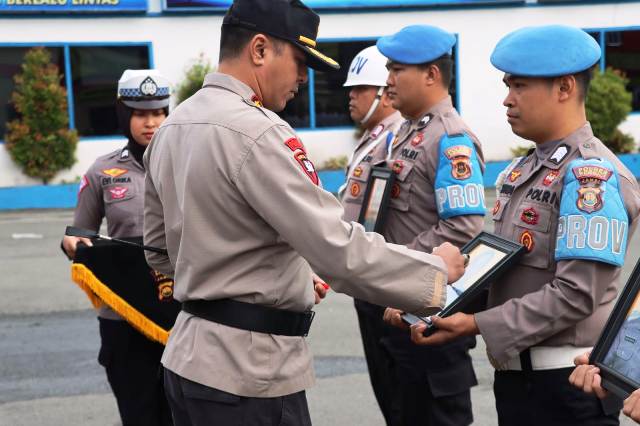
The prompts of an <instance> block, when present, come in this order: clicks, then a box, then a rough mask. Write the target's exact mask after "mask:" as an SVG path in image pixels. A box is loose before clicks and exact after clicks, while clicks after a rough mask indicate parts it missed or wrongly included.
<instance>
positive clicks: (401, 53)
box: [376, 25, 456, 64]
mask: <svg viewBox="0 0 640 426" xmlns="http://www.w3.org/2000/svg"><path fill="white" fill-rule="evenodd" d="M454 44H456V37H455V36H454V35H453V34H450V33H448V32H446V31H444V30H441V29H440V28H437V27H432V26H430V25H410V26H408V27H404V28H403V29H401V30H400V31H398V32H397V33H395V34H393V35H390V36H384V37H380V39H378V42H377V43H376V46H377V47H378V50H379V51H380V52H381V53H382V54H383V55H384V56H386V57H387V58H389V59H390V60H392V61H394V62H399V63H401V64H424V63H426V62H431V61H433V60H435V59H438V58H439V57H441V56H442V55H445V54H450V53H451V48H452V47H453V45H454Z"/></svg>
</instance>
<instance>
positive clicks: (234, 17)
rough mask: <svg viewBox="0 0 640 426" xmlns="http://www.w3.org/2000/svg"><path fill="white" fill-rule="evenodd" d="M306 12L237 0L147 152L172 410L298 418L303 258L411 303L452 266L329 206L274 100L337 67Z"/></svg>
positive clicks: (436, 253)
mask: <svg viewBox="0 0 640 426" xmlns="http://www.w3.org/2000/svg"><path fill="white" fill-rule="evenodd" d="M319 23H320V18H319V17H318V15H316V14H315V13H314V12H313V11H312V10H311V9H309V8H308V7H306V6H305V5H304V4H303V3H302V2H300V1H299V0H235V1H234V2H233V4H232V6H231V7H230V9H229V10H228V11H227V14H226V15H225V17H224V19H223V24H222V31H221V42H220V61H219V66H218V72H216V73H212V74H209V75H207V76H206V78H205V81H204V86H203V88H202V89H201V90H200V91H198V92H197V93H196V94H195V95H193V96H192V97H191V98H189V99H188V100H186V101H185V102H183V103H182V104H180V106H179V107H178V108H177V109H176V111H175V112H174V113H173V114H172V115H171V117H169V118H168V119H167V121H165V123H164V124H163V126H162V127H161V128H160V129H159V130H158V132H157V134H156V136H155V138H154V140H153V143H151V145H150V146H149V148H148V149H147V152H146V153H145V157H144V162H145V165H147V171H148V173H147V176H146V181H145V215H144V219H145V220H144V240H145V244H147V245H150V246H153V247H160V248H166V249H167V251H168V255H164V254H160V253H153V252H147V253H146V255H147V260H148V261H149V264H150V265H151V266H152V267H154V268H155V269H157V270H159V271H160V272H162V273H165V274H167V275H171V276H173V277H174V278H175V283H176V284H175V298H176V299H177V300H179V301H180V302H182V312H180V314H179V315H178V318H177V320H176V323H175V326H174V327H173V329H172V331H171V335H170V337H169V341H168V343H167V347H166V349H165V352H164V354H163V358H162V364H163V365H164V367H165V374H164V377H165V389H166V390H167V395H168V397H169V403H170V405H171V410H172V414H173V419H174V422H175V423H176V424H177V425H180V426H182V425H210V424H213V423H215V424H221V425H226V426H232V425H247V424H254V425H271V424H277V425H281V426H287V425H290V426H294V425H295V426H304V425H309V424H310V423H311V420H310V416H309V412H308V407H307V402H306V396H305V389H307V388H309V387H310V386H312V385H313V383H314V381H315V378H314V372H313V367H312V358H311V354H310V352H309V348H308V346H307V342H306V339H305V336H306V335H307V333H308V332H309V330H310V327H311V321H312V318H313V313H312V311H310V309H311V308H312V307H313V305H314V299H315V298H314V286H313V283H312V268H313V271H315V272H317V273H318V274H319V275H320V276H322V277H324V278H326V279H327V280H328V281H329V282H330V283H331V284H332V288H333V289H334V290H336V291H340V292H345V293H347V294H349V295H351V296H353V297H357V298H359V299H363V300H368V301H370V302H372V303H376V304H379V305H387V304H391V305H393V304H398V305H401V307H402V308H403V309H405V310H408V311H410V312H411V311H413V312H418V313H422V314H423V315H424V314H426V313H428V312H430V311H433V310H434V309H440V308H441V307H442V305H443V304H444V301H445V299H446V287H445V285H446V282H447V279H448V280H451V281H454V280H456V279H457V278H459V277H460V276H461V275H462V273H463V271H464V258H463V256H462V255H461V254H460V252H459V250H458V249H457V248H455V247H453V246H452V245H451V244H442V245H440V246H439V247H436V248H434V250H433V252H432V253H433V254H427V253H424V252H420V251H415V250H410V249H408V248H407V247H404V246H401V245H395V244H388V243H385V241H384V239H383V238H382V237H381V236H380V235H377V234H374V233H367V232H365V230H364V228H363V227H362V226H361V225H359V224H357V223H354V222H345V221H343V220H341V217H342V214H343V209H342V206H341V205H340V203H339V202H338V200H337V199H336V198H335V197H334V196H333V195H332V194H330V193H329V192H326V191H324V190H323V189H322V188H321V187H320V186H319V180H318V175H317V173H316V171H315V169H314V167H313V163H312V161H311V160H310V159H309V158H308V157H307V151H306V148H305V146H304V144H303V142H302V141H301V140H300V139H299V138H298V137H297V135H296V134H295V132H294V131H293V129H292V128H291V127H290V126H289V125H288V124H287V123H286V122H285V121H283V120H282V119H280V118H279V117H278V115H277V114H276V113H275V112H274V111H281V110H282V109H283V108H284V107H285V105H286V103H287V101H289V100H291V99H292V98H293V97H294V96H295V94H296V92H297V91H298V88H299V85H301V84H303V83H305V82H306V80H307V66H310V67H313V68H314V69H320V70H325V71H330V70H332V69H336V68H337V67H338V64H337V63H336V62H335V61H333V60H332V59H331V58H328V57H327V56H325V55H323V54H322V53H320V52H319V51H318V50H316V48H315V46H316V36H317V32H318V26H319ZM315 288H316V290H317V286H316V287H315Z"/></svg>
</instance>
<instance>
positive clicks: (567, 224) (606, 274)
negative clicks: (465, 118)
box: [393, 25, 640, 426]
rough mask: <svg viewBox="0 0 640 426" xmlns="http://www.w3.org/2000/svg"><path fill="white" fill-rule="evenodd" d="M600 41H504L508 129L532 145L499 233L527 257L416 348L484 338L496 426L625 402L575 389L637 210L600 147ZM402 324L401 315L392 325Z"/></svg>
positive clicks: (633, 185)
mask: <svg viewBox="0 0 640 426" xmlns="http://www.w3.org/2000/svg"><path fill="white" fill-rule="evenodd" d="M600 55H601V52H600V47H599V45H598V43H597V42H596V41H595V40H594V39H593V38H592V37H591V36H590V35H588V34H587V33H585V32H584V31H582V30H580V29H577V28H573V27H568V26H561V25H551V26H542V27H528V28H523V29H520V30H517V31H514V32H512V33H510V34H508V35H507V36H505V37H504V38H503V39H502V40H500V42H499V43H498V44H497V46H496V47H495V50H494V51H493V54H492V56H491V62H492V63H493V65H494V66H495V67H496V68H498V69H499V70H501V71H503V72H504V78H503V81H504V83H505V85H506V86H507V88H508V94H507V97H506V98H505V99H504V105H505V106H506V107H507V121H508V122H509V124H510V125H511V128H512V130H513V132H514V133H515V134H516V135H518V136H521V137H523V138H525V139H528V140H531V141H533V142H535V144H536V147H535V149H534V150H532V151H531V152H530V154H529V155H527V156H525V157H523V158H521V159H519V160H517V161H516V162H514V163H513V164H512V166H511V167H510V169H509V170H508V171H507V173H506V174H505V179H504V182H503V183H502V185H501V187H500V188H499V197H498V199H497V201H496V204H495V206H494V208H493V220H494V224H495V232H496V233H497V234H498V235H501V236H503V237H506V238H509V239H512V240H514V241H519V242H520V243H522V244H523V245H524V246H525V247H526V249H527V252H526V253H525V255H524V256H523V257H521V258H520V260H519V262H518V263H517V264H516V266H514V267H513V268H512V269H511V270H509V271H508V272H507V273H505V274H504V275H503V276H502V277H501V278H500V279H499V280H497V281H496V282H494V283H493V285H492V287H491V289H490V294H489V306H488V307H489V309H487V310H486V311H484V312H480V313H477V314H475V315H467V314H464V313H457V314H454V315H452V316H450V317H447V318H434V321H433V322H434V324H435V326H436V327H437V328H438V331H437V332H436V333H435V334H433V335H431V336H430V337H424V336H422V331H423V330H424V325H417V326H413V327H412V330H411V332H412V337H413V339H414V341H415V342H417V343H419V344H441V343H443V342H446V341H448V340H449V339H451V338H454V337H457V336H461V335H475V334H478V333H480V334H481V335H482V337H483V338H484V340H485V342H486V344H487V352H488V355H489V359H490V361H491V363H492V364H493V365H494V367H495V368H496V372H495V384H494V392H495V396H496V407H497V410H498V419H499V424H500V425H519V426H520V425H532V426H533V425H558V426H560V425H562V426H567V425H576V426H577V425H581V426H583V425H616V424H618V422H619V421H618V415H619V410H620V407H621V405H620V403H619V402H617V401H612V400H608V401H607V400H605V401H602V402H601V401H600V400H599V399H597V398H596V397H595V396H593V395H588V394H585V393H582V392H581V391H579V390H577V389H576V388H574V387H573V386H571V385H570V383H569V381H568V378H569V375H570V373H571V371H572V370H573V368H572V366H573V359H574V357H576V356H577V355H579V354H582V353H583V352H585V350H587V349H588V348H590V347H591V346H593V345H594V344H595V342H596V340H597V338H598V336H599V333H600V331H601V330H602V327H603V326H604V324H605V321H606V319H607V317H608V315H609V313H610V311H611V309H612V308H613V305H614V302H615V299H616V294H617V288H618V281H619V277H620V271H621V266H622V265H623V263H624V256H625V253H626V250H627V241H628V239H629V238H630V236H631V234H632V232H633V230H634V229H635V226H636V224H637V220H638V213H639V211H640V190H639V188H638V184H637V182H636V179H635V178H634V176H633V175H632V174H631V172H630V171H629V170H628V169H627V168H626V167H625V166H624V165H623V164H622V163H621V162H620V161H619V160H618V158H617V157H616V156H615V155H614V154H613V153H612V152H611V151H610V150H609V149H608V148H606V147H605V146H604V145H603V143H602V142H601V141H600V140H598V139H597V138H596V137H595V136H594V135H593V132H592V130H591V126H590V125H589V122H588V121H587V119H586V113H585V97H586V94H587V90H588V87H589V81H590V79H591V73H592V70H593V66H594V65H595V64H597V63H598V61H599V59H600ZM393 321H396V320H393Z"/></svg>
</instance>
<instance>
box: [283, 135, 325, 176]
mask: <svg viewBox="0 0 640 426" xmlns="http://www.w3.org/2000/svg"><path fill="white" fill-rule="evenodd" d="M284 144H285V145H286V146H287V148H289V149H290V150H291V151H293V158H295V159H296V161H297V162H298V164H300V166H301V167H302V171H303V172H305V174H306V175H307V176H309V179H311V182H313V183H314V184H315V185H318V183H319V182H320V180H319V179H318V173H317V172H316V168H315V167H314V166H313V163H312V162H311V160H309V159H308V158H307V151H306V150H305V148H304V145H302V142H300V140H299V139H298V138H290V139H287V140H286V141H285V142H284Z"/></svg>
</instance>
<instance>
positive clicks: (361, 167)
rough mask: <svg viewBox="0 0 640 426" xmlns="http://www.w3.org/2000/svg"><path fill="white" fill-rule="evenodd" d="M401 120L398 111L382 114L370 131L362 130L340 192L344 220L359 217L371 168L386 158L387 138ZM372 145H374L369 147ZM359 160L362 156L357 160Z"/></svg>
mask: <svg viewBox="0 0 640 426" xmlns="http://www.w3.org/2000/svg"><path fill="white" fill-rule="evenodd" d="M403 122H404V118H402V115H400V113H399V112H398V111H395V112H393V113H392V114H390V115H389V116H387V117H385V118H384V120H382V121H381V122H380V123H378V125H376V126H375V127H374V128H373V129H372V130H371V131H369V130H367V131H366V132H364V134H363V135H362V137H361V138H360V141H358V145H357V146H356V149H355V151H354V152H353V155H352V156H351V161H350V162H349V165H348V166H347V181H346V184H345V188H344V192H342V194H341V200H342V206H343V207H344V220H345V221H347V222H351V221H353V222H357V221H358V218H359V217H360V209H361V207H362V199H363V198H364V194H365V192H366V191H367V181H368V180H369V173H370V172H371V168H372V167H373V166H374V165H376V164H377V163H378V162H380V161H384V160H385V159H386V157H387V149H386V148H387V147H386V143H385V142H386V140H387V137H388V136H389V134H391V135H392V136H391V137H394V136H395V134H396V133H397V131H398V129H399V128H400V126H401V125H402V123H403ZM372 145H373V146H372ZM358 159H361V160H360V161H358Z"/></svg>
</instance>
